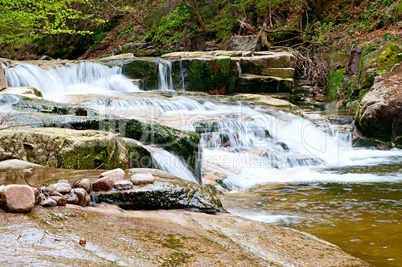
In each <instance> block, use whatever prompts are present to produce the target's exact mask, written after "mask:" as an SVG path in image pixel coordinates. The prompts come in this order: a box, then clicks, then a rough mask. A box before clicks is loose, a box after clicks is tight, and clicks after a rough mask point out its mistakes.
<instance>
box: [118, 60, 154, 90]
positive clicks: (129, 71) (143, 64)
mask: <svg viewBox="0 0 402 267" xmlns="http://www.w3.org/2000/svg"><path fill="white" fill-rule="evenodd" d="M158 65H159V63H158V62H157V60H156V59H154V58H141V59H139V58H135V59H134V60H131V62H129V63H126V64H123V66H122V69H123V74H124V75H126V76H127V77H129V78H131V79H141V82H140V88H141V89H142V90H153V89H157V88H158Z"/></svg>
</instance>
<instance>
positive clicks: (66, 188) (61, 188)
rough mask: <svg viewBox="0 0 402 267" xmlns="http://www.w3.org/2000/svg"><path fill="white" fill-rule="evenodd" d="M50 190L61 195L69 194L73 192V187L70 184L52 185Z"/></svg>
mask: <svg viewBox="0 0 402 267" xmlns="http://www.w3.org/2000/svg"><path fill="white" fill-rule="evenodd" d="M50 188H51V189H53V190H54V191H56V192H58V193H60V194H67V193H70V192H71V185H70V184H69V183H57V184H52V185H51V186H50Z"/></svg>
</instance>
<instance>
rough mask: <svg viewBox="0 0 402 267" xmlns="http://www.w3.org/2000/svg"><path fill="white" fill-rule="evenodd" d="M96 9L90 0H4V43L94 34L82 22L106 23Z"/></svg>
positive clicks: (0, 25)
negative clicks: (64, 34)
mask: <svg viewBox="0 0 402 267" xmlns="http://www.w3.org/2000/svg"><path fill="white" fill-rule="evenodd" d="M78 7H80V8H79V9H78ZM82 10H88V11H89V12H83V11H82ZM96 11H97V7H96V5H95V4H94V1H90V0H64V1H60V0H38V1H32V0H0V44H14V45H22V44H26V43H29V42H32V41H34V40H36V39H39V38H41V37H43V36H47V35H55V34H60V33H67V34H74V35H77V34H91V33H92V32H91V31H88V30H85V29H79V28H80V27H79V25H80V24H81V23H82V22H85V21H95V22H99V23H104V22H105V21H104V20H103V19H101V18H99V16H97V15H96Z"/></svg>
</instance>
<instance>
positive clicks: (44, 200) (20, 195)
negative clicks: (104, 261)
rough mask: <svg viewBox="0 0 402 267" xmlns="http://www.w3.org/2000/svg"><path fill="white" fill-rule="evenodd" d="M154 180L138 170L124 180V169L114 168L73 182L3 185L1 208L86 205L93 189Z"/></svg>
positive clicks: (119, 187)
mask: <svg viewBox="0 0 402 267" xmlns="http://www.w3.org/2000/svg"><path fill="white" fill-rule="evenodd" d="M154 181H155V178H154V176H153V175H152V174H148V173H138V174H135V175H133V176H132V177H131V179H130V180H125V172H124V171H123V170H122V169H114V170H110V171H107V172H104V173H102V174H101V175H100V176H99V178H98V179H97V180H96V181H94V182H91V181H90V180H89V179H86V178H84V179H81V180H78V181H75V182H72V183H69V182H68V181H67V180H64V179H63V180H60V181H58V182H57V183H55V184H50V185H46V186H43V187H41V188H36V187H31V186H29V185H18V184H12V185H7V186H4V185H2V186H0V207H2V208H3V209H4V210H6V211H8V212H30V211H32V209H33V208H34V206H35V205H41V206H42V207H55V206H65V205H66V204H74V205H80V206H83V207H85V206H87V205H88V204H89V202H90V200H91V198H90V195H89V194H90V193H91V192H92V191H95V192H96V191H107V190H111V189H115V190H129V189H132V188H133V187H134V186H135V185H144V184H151V183H153V182H154Z"/></svg>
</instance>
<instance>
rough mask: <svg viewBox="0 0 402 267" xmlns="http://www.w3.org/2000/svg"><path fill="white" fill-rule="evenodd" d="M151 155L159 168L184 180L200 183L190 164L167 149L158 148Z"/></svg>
mask: <svg viewBox="0 0 402 267" xmlns="http://www.w3.org/2000/svg"><path fill="white" fill-rule="evenodd" d="M151 155H152V159H153V161H154V163H155V164H156V166H157V167H158V168H159V169H161V170H163V171H165V172H168V173H170V174H173V175H175V176H177V177H179V178H182V179H184V180H188V181H192V182H194V183H198V181H197V178H196V177H195V176H194V174H193V173H192V172H191V171H190V170H189V168H188V166H187V165H186V164H185V163H184V162H183V161H182V160H181V159H180V158H179V157H177V156H176V155H174V154H172V153H170V152H168V151H166V150H156V151H153V152H152V154H151Z"/></svg>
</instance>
